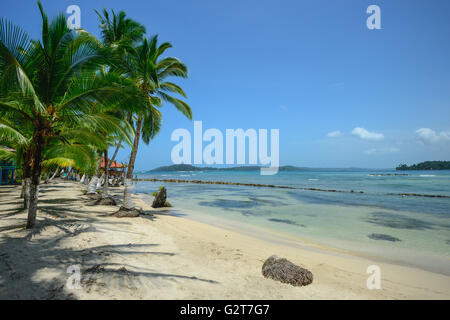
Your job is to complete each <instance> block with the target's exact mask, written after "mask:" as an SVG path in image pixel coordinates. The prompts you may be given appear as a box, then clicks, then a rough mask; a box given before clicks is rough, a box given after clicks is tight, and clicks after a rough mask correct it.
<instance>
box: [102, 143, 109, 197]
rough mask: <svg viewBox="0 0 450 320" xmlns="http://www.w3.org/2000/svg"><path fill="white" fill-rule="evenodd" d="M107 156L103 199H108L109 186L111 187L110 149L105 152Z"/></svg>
mask: <svg viewBox="0 0 450 320" xmlns="http://www.w3.org/2000/svg"><path fill="white" fill-rule="evenodd" d="M103 153H104V156H105V183H104V184H103V192H102V198H108V197H109V195H108V185H109V162H108V148H106V149H105V151H104V152H103Z"/></svg>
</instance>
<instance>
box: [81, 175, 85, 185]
mask: <svg viewBox="0 0 450 320" xmlns="http://www.w3.org/2000/svg"><path fill="white" fill-rule="evenodd" d="M85 180H86V175H85V174H83V176H82V177H81V180H80V183H81V184H83V183H84V181H85Z"/></svg>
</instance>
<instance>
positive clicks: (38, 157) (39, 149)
mask: <svg viewBox="0 0 450 320" xmlns="http://www.w3.org/2000/svg"><path fill="white" fill-rule="evenodd" d="M43 149H44V133H43V131H42V129H40V130H39V129H38V130H37V131H36V132H34V135H33V162H32V167H31V185H30V207H29V208H28V219H27V229H31V228H33V227H34V224H35V223H36V214H37V205H38V199H39V183H40V180H41V170H42V153H43Z"/></svg>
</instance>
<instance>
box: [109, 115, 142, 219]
mask: <svg viewBox="0 0 450 320" xmlns="http://www.w3.org/2000/svg"><path fill="white" fill-rule="evenodd" d="M141 128H142V116H141V115H139V116H138V120H137V123H136V133H135V135H134V143H133V149H132V150H131V155H130V162H129V163H128V171H127V176H126V178H125V183H124V184H125V189H124V191H123V204H122V207H120V209H119V211H117V212H116V213H115V214H114V216H116V217H137V216H139V213H140V212H139V210H137V209H136V208H135V205H134V202H133V199H132V198H131V194H130V192H131V190H130V189H131V187H132V184H133V170H134V163H135V161H136V154H137V151H138V147H139V139H140V137H141Z"/></svg>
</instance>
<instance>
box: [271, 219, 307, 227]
mask: <svg viewBox="0 0 450 320" xmlns="http://www.w3.org/2000/svg"><path fill="white" fill-rule="evenodd" d="M267 220H269V221H272V222H279V223H286V224H291V225H295V226H299V227H303V228H306V226H305V225H304V224H298V223H297V222H295V221H292V220H288V219H275V218H271V219H267Z"/></svg>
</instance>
